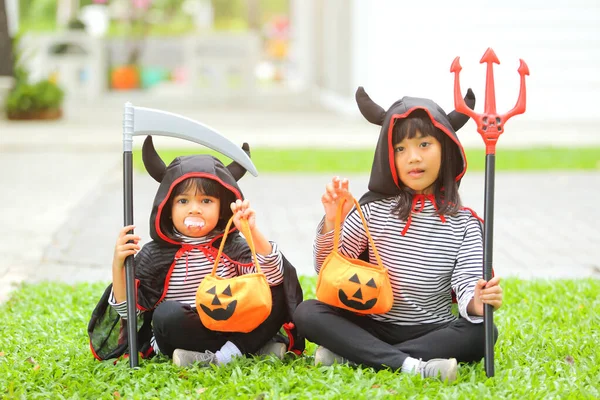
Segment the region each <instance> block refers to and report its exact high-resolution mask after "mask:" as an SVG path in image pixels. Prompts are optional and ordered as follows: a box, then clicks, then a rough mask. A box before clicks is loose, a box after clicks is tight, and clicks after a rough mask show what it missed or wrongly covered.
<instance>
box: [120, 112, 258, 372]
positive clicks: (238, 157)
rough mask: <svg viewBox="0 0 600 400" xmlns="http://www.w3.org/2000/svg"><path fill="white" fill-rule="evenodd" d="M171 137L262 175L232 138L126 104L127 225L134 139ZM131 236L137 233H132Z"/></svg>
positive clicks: (131, 338) (132, 305)
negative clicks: (200, 147) (192, 143)
mask: <svg viewBox="0 0 600 400" xmlns="http://www.w3.org/2000/svg"><path fill="white" fill-rule="evenodd" d="M136 135H159V136H170V137H176V138H180V139H185V140H189V141H192V142H196V143H199V144H201V145H204V146H206V147H209V148H211V149H213V150H216V151H218V152H220V153H222V154H223V155H225V156H227V157H229V158H231V159H232V160H234V161H237V162H238V163H239V164H240V165H241V166H242V167H244V168H245V169H246V170H247V171H249V172H250V173H251V174H252V175H254V176H257V175H258V172H257V171H256V168H255V167H254V164H253V163H252V161H251V160H250V157H248V155H247V154H246V153H245V152H244V150H242V148H241V147H238V146H237V145H235V144H234V143H233V142H231V141H230V140H229V139H227V138H225V137H224V136H222V135H221V134H220V133H218V132H217V131H216V130H214V129H212V128H210V127H208V126H206V125H204V124H201V123H200V122H197V121H194V120H193V119H190V118H186V117H183V116H181V115H177V114H172V113H169V112H166V111H160V110H154V109H151V108H144V107H134V106H133V105H132V104H131V103H129V102H127V103H125V110H124V113H123V207H124V217H125V226H127V225H133V164H132V161H133V157H132V147H133V136H136ZM129 233H133V231H130V232H129ZM133 261H134V260H133V256H129V257H127V258H126V259H125V284H126V296H127V340H128V344H129V366H130V367H132V368H134V367H137V366H138V350H137V348H138V347H137V315H136V305H137V301H136V288H135V264H134V262H133Z"/></svg>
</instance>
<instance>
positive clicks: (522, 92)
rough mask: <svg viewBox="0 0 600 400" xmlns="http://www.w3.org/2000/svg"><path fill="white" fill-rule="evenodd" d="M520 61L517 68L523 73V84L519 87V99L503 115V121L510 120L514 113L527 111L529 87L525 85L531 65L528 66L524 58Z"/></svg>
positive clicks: (520, 73)
mask: <svg viewBox="0 0 600 400" xmlns="http://www.w3.org/2000/svg"><path fill="white" fill-rule="evenodd" d="M519 61H520V64H519V69H518V70H517V71H518V72H519V75H521V86H520V87H519V98H518V99H517V104H516V105H515V107H514V108H513V109H512V110H510V111H509V112H507V113H506V114H504V115H503V116H502V117H501V118H502V120H503V121H508V119H509V118H510V117H512V116H514V115H518V114H523V113H524V112H525V102H526V100H527V89H526V87H525V75H529V67H528V66H527V64H526V63H525V61H523V60H522V59H520V58H519Z"/></svg>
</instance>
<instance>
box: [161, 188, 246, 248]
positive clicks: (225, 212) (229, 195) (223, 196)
mask: <svg viewBox="0 0 600 400" xmlns="http://www.w3.org/2000/svg"><path fill="white" fill-rule="evenodd" d="M189 190H192V191H194V192H195V193H196V194H197V193H200V194H204V195H206V196H211V197H216V198H217V199H219V202H220V206H219V221H218V222H217V226H216V227H215V230H218V231H223V230H224V229H225V227H226V226H227V222H228V221H229V219H230V218H231V216H232V215H233V212H232V211H231V207H230V205H231V203H233V202H234V201H235V200H236V199H237V198H236V196H235V194H234V193H233V192H232V191H231V190H229V189H227V188H226V187H225V186H223V185H221V184H220V183H219V182H217V181H215V180H214V179H210V178H198V177H193V178H188V179H184V180H183V181H181V182H179V183H178V184H177V186H175V187H174V188H173V191H172V192H171V195H170V196H169V199H168V200H167V202H166V204H165V206H164V208H163V212H162V213H161V216H160V229H161V230H162V231H163V232H164V233H165V235H166V236H167V237H169V238H170V239H173V240H177V239H176V237H175V227H174V226H173V221H172V220H171V208H172V205H173V199H174V198H175V197H177V196H179V195H180V194H182V193H185V192H187V191H189Z"/></svg>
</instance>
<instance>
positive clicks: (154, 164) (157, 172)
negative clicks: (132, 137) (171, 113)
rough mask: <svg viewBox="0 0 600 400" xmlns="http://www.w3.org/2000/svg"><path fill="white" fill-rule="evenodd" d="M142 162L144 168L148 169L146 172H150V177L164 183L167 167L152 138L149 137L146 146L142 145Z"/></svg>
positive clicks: (145, 141) (145, 142)
mask: <svg viewBox="0 0 600 400" xmlns="http://www.w3.org/2000/svg"><path fill="white" fill-rule="evenodd" d="M142 161H144V167H146V171H148V173H149V174H150V176H151V177H153V178H154V180H155V181H157V182H162V179H163V177H164V176H165V172H166V171H167V166H166V165H165V163H164V161H163V160H162V159H161V158H160V156H159V155H158V153H157V152H156V149H155V148H154V143H152V136H148V137H146V140H144V144H143V145H142Z"/></svg>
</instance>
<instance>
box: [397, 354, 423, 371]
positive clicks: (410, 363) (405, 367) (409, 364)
mask: <svg viewBox="0 0 600 400" xmlns="http://www.w3.org/2000/svg"><path fill="white" fill-rule="evenodd" d="M420 363H421V360H417V359H416V358H412V357H407V358H406V360H404V362H403V363H402V372H404V373H407V374H416V373H417V367H418V366H419V364H420Z"/></svg>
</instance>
